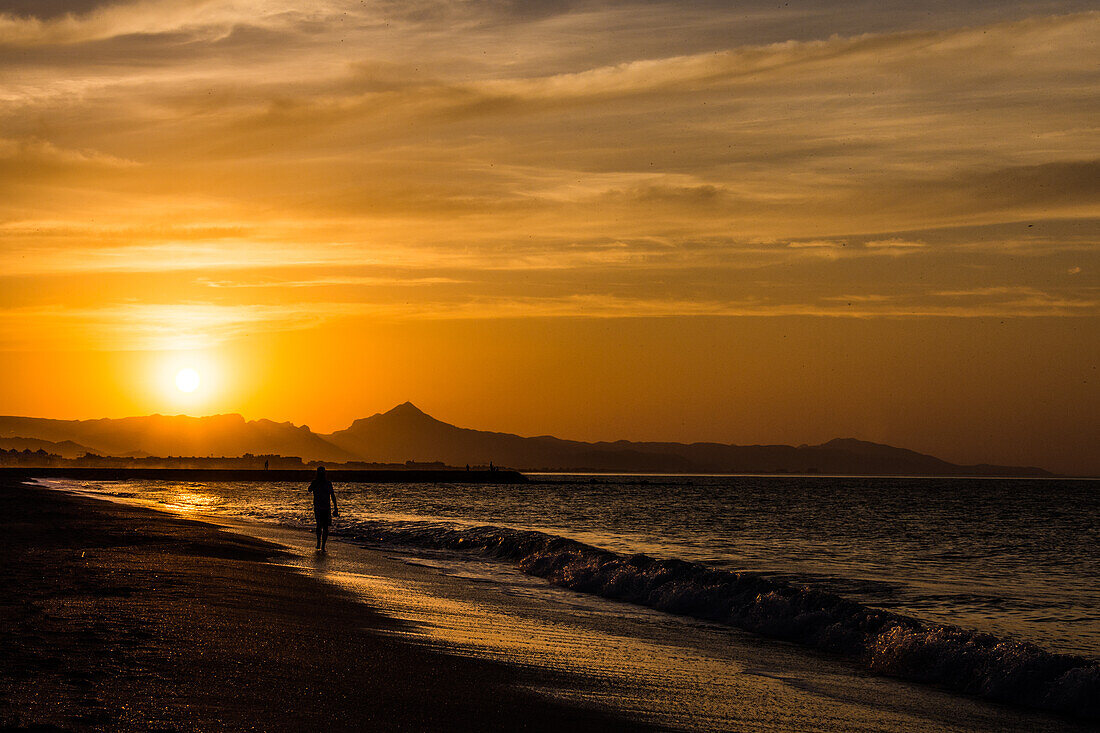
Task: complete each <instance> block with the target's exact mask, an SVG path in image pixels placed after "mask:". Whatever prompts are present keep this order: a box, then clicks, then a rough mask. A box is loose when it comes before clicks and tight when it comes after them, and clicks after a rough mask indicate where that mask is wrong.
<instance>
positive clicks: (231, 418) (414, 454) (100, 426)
mask: <svg viewBox="0 0 1100 733" xmlns="http://www.w3.org/2000/svg"><path fill="white" fill-rule="evenodd" d="M15 438H20V439H32V440H38V441H51V442H53V443H56V444H62V443H63V442H64V441H72V442H73V444H78V445H77V447H78V448H79V449H80V450H81V452H83V451H85V450H90V451H92V452H95V453H99V454H101V455H113V456H138V455H152V456H211V455H213V456H240V455H244V454H245V453H252V454H254V455H262V454H274V455H283V456H299V457H301V458H303V459H304V460H307V461H330V462H344V461H368V462H377V463H404V462H405V461H418V462H432V461H441V462H443V463H445V464H447V465H452V466H463V465H466V464H470V465H485V464H488V463H489V462H490V461H492V462H493V463H495V464H496V465H498V466H503V467H509V468H517V469H520V470H527V471H538V470H547V471H604V472H624V473H832V474H856V475H860V474H863V475H870V474H910V475H920V476H960V475H977V476H1050V475H1051V474H1049V473H1048V472H1046V471H1044V470H1042V469H1039V468H1032V467H1013V466H988V465H977V466H960V465H957V464H954V463H948V462H947V461H943V460H941V459H939V458H936V457H935V456H930V455H925V454H923V453H917V452H915V451H911V450H906V449H904V448H895V447H893V446H889V445H882V444H878V443H869V442H866V441H861V440H855V439H851V438H845V439H837V440H831V441H829V442H828V443H823V444H821V445H802V446H798V447H795V446H789V445H726V444H723V443H690V444H685V443H658V442H631V441H626V440H620V441H615V442H598V443H585V442H580V441H574V440H562V439H561V438H555V437H552V436H548V435H544V436H538V437H531V438H525V437H521V436H519V435H512V434H511V433H494V432H488V431H484V430H471V429H468V428H460V427H456V426H454V425H451V424H449V423H445V422H442V421H440V420H436V419H435V418H433V417H431V416H430V415H427V414H425V413H424V412H422V411H421V410H419V409H418V408H417V407H416V406H415V405H413V404H412V403H411V402H406V403H405V404H402V405H398V406H397V407H395V408H393V409H392V410H390V411H389V412H384V413H378V414H376V415H372V416H370V417H366V418H362V419H359V420H356V421H355V422H353V423H352V424H351V425H350V426H349V427H348V428H346V429H344V430H338V431H336V432H334V433H331V434H328V435H323V434H322V435H318V434H316V433H314V432H313V431H311V430H310V429H309V428H308V427H306V426H304V425H302V426H296V425H293V424H291V423H288V422H284V423H275V422H272V421H270V420H249V421H246V420H245V419H244V418H243V417H241V416H240V415H214V416H210V417H188V416H185V415H175V416H165V415H150V416H147V417H130V418H122V419H107V418H104V419H100V420H48V419H44V418H29V417H0V439H6V440H12V439H15ZM42 447H43V448H44V449H45V450H47V452H53V453H60V451H59V450H57V449H51V448H49V447H47V446H42ZM32 450H36V448H32Z"/></svg>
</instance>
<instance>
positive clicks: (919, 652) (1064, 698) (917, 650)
mask: <svg viewBox="0 0 1100 733" xmlns="http://www.w3.org/2000/svg"><path fill="white" fill-rule="evenodd" d="M340 534H342V535H345V536H348V537H350V538H352V539H358V540H364V541H368V542H374V543H384V544H392V545H406V546H415V547H421V548H428V549H440V550H463V551H470V552H476V553H479V554H481V555H484V556H489V557H493V558H496V559H500V560H507V561H511V562H514V563H516V564H518V566H519V567H520V569H521V570H522V571H523V572H525V573H527V574H529V575H534V576H538V577H541V578H545V579H547V580H548V581H549V582H551V583H553V584H555V585H558V586H561V587H563V588H569V589H571V590H574V591H580V592H584V593H593V594H596V595H599V596H602V597H604V598H610V599H615V600H619V601H627V602H630V603H634V604H638V605H642V606H648V607H650V608H654V609H657V610H660V611H666V612H669V613H674V614H680V615H684V616H691V617H694V618H698V619H704V620H708V621H716V622H719V623H723V624H727V625H730V626H735V627H737V628H740V629H744V630H746V631H750V632H753V633H756V634H760V635H762V636H767V637H770V638H773V639H782V640H785V641H790V642H794V643H797V644H801V645H803V646H805V647H808V648H811V649H816V650H819V651H823V652H828V653H831V654H836V655H839V656H842V657H845V658H847V659H850V660H853V661H856V662H858V663H860V664H862V665H863V666H865V667H867V668H868V669H870V670H873V671H875V672H877V673H880V674H884V675H888V676H892V677H898V678H901V679H906V680H912V681H917V682H926V683H932V684H937V685H941V686H943V687H946V688H948V689H951V690H954V691H956V692H961V693H965V694H971V695H976V696H980V697H984V698H988V699H991V700H996V701H999V702H1004V703H1010V704H1015V705H1024V706H1027V707H1032V708H1038V709H1043V710H1049V711H1053V712H1057V713H1062V714H1067V715H1072V716H1076V717H1081V718H1086V719H1100V664H1098V663H1097V662H1095V661H1092V660H1090V659H1086V658H1084V657H1078V656H1072V655H1068V654H1054V653H1051V652H1049V651H1046V650H1045V649H1042V648H1040V647H1038V646H1035V645H1034V644H1029V643H1027V642H1021V641H1015V640H1011V639H1004V638H998V637H996V636H994V635H992V634H987V633H981V632H977V631H970V630H967V629H963V628H959V627H956V626H948V625H943V624H936V623H931V622H927V621H922V620H920V619H916V618H912V617H909V616H904V615H901V614H897V613H893V612H890V611H886V610H882V609H878V608H872V607H869V606H865V605H862V604H860V603H856V602H854V601H851V600H847V599H845V598H843V597H841V596H839V595H836V594H833V593H829V592H826V591H821V590H815V589H811V588H806V587H804V586H800V585H797V584H792V583H788V582H785V581H782V580H777V579H774V578H767V577H764V576H762V575H760V574H757V573H752V572H734V571H729V570H717V569H714V568H708V567H706V566H705V565H701V564H699V563H695V562H687V561H684V560H675V559H673V560H660V559H655V558H652V557H649V556H647V555H629V556H626V555H621V554H617V553H614V552H611V551H608V550H603V549H601V548H598V547H594V546H592V545H587V544H584V543H582V542H578V541H576V540H571V539H567V538H564V537H558V536H554V535H550V534H545V533H542V532H535V531H529V530H516V529H508V528H503V527H492V526H482V527H471V528H459V527H451V526H441V525H439V524H430V523H424V522H382V521H359V522H354V525H353V527H352V528H349V529H345V530H344V531H342V532H341V533H340Z"/></svg>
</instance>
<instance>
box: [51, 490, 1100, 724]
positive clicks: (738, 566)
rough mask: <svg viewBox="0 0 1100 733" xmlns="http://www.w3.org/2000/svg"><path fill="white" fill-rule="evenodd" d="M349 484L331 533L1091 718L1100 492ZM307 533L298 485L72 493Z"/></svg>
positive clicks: (1099, 645)
mask: <svg viewBox="0 0 1100 733" xmlns="http://www.w3.org/2000/svg"><path fill="white" fill-rule="evenodd" d="M531 478H532V482H531V483H529V484H519V485H464V484H379V485H371V484H347V485H342V484H337V485H336V487H335V490H336V494H337V497H338V499H339V505H340V513H341V516H340V518H339V519H338V520H337V521H336V524H335V527H334V535H335V536H339V537H341V538H344V539H348V540H352V541H358V542H362V543H365V544H370V545H374V546H378V545H384V546H388V547H400V548H404V549H405V550H408V551H422V552H435V553H439V552H444V553H447V554H448V557H450V558H457V559H458V560H461V559H462V558H464V557H466V558H469V559H471V560H476V561H477V562H478V564H479V565H478V566H479V567H485V566H486V565H485V562H486V560H488V561H490V563H489V565H488V567H492V563H499V565H500V567H501V568H502V569H503V568H508V569H509V570H510V571H514V569H515V568H516V567H518V568H519V569H521V570H522V571H523V572H525V573H528V574H529V575H534V576H538V577H542V578H546V579H547V580H549V581H550V582H551V583H553V584H555V585H558V586H562V587H565V588H570V589H573V590H577V591H581V592H584V593H591V594H595V595H599V596H603V597H606V598H612V599H616V600H620V601H627V602H629V603H633V604H637V605H638V606H646V607H649V608H651V609H658V610H659V611H664V612H667V613H670V614H680V615H687V616H693V617H696V618H700V619H705V620H708V621H714V622H718V623H723V624H729V625H731V626H734V627H737V628H740V629H744V630H748V631H750V632H753V633H759V634H761V635H764V636H769V637H773V638H779V639H783V640H786V641H793V642H795V643H796V644H800V645H803V646H806V647H809V648H811V649H814V650H817V651H826V652H829V653H834V654H839V655H841V656H845V657H847V658H850V659H852V660H855V661H857V662H859V663H861V664H863V665H864V666H865V667H867V668H869V669H871V670H872V671H877V672H882V673H884V674H887V675H891V676H899V677H903V678H907V679H915V680H919V681H928V682H934V683H937V684H940V685H944V686H947V687H951V688H953V689H957V690H960V691H963V692H968V693H973V694H978V695H982V696H985V697H989V698H992V699H995V700H1001V701H1010V702H1021V701H1022V702H1024V703H1025V704H1030V705H1032V706H1035V707H1040V708H1046V709H1051V710H1055V711H1060V712H1069V713H1073V714H1078V715H1080V714H1084V715H1094V714H1096V710H1095V708H1096V706H1097V704H1098V703H1097V702H1096V700H1097V698H1100V694H1098V693H1100V666H1098V665H1097V663H1096V660H1098V659H1100V549H1098V548H1100V522H1098V517H1100V511H1098V510H1100V482H1095V481H1060V480H1004V479H927V478H844V477H821V476H815V477H795V476H790V477H771V476H769V477H730V476H722V477H708V476H606V475H602V476H579V475H571V476H566V475H533V476H532V477H531ZM46 483H50V484H53V485H57V486H60V487H68V488H72V487H74V486H78V487H79V488H80V489H82V490H84V491H89V492H92V493H99V494H107V495H112V496H116V497H123V498H129V499H140V500H143V501H149V502H152V503H154V504H155V505H160V506H165V507H169V508H173V509H177V510H183V511H186V512H189V513H199V514H204V513H208V514H212V515H223V516H229V517H238V518H245V519H256V520H262V521H267V522H276V523H279V524H284V525H288V526H293V527H303V526H309V525H311V523H312V509H311V506H312V505H311V498H310V495H309V494H307V493H306V491H305V486H303V485H297V484H279V483H271V484H258V483H241V484H232V483H209V484H190V483H167V482H127V483H111V482H80V483H79V484H78V485H77V484H76V482H69V481H66V482H62V481H49V482H46Z"/></svg>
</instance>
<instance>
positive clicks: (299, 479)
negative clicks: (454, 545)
mask: <svg viewBox="0 0 1100 733" xmlns="http://www.w3.org/2000/svg"><path fill="white" fill-rule="evenodd" d="M316 475H317V471H316V470H315V469H313V468H303V469H297V468H294V469H278V468H273V469H270V470H264V469H251V468H249V469H240V468H96V467H74V466H58V467H52V468H51V467H42V468H37V467H27V468H24V467H9V466H5V467H0V482H13V481H14V482H18V481H20V480H21V479H32V478H67V479H77V480H84V481H133V480H142V481H193V482H196V483H199V482H205V481H235V482H260V481H272V482H282V481H287V482H294V483H306V484H308V483H309V482H310V481H311V480H313V478H314V477H315V476H316ZM326 475H327V476H328V478H329V480H330V481H332V483H334V484H335V483H351V484H354V483H379V484H395V483H464V484H520V483H527V481H528V479H527V477H526V476H524V475H523V474H522V473H520V472H519V471H512V470H504V469H501V470H494V471H464V470H461V469H415V468H410V469H342V468H332V469H328V470H327V471H326Z"/></svg>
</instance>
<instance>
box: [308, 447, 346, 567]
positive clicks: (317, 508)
mask: <svg viewBox="0 0 1100 733" xmlns="http://www.w3.org/2000/svg"><path fill="white" fill-rule="evenodd" d="M309 490H310V491H311V492H312V493H313V517H314V519H316V520H317V549H318V550H320V551H321V552H324V551H325V543H327V542H328V528H329V525H330V524H332V518H333V517H338V516H340V512H339V511H338V510H337V509H336V492H334V491H333V490H332V482H331V481H329V480H328V478H327V477H326V476H325V467H324V466H318V467H317V476H315V477H314V479H313V482H312V483H311V484H310V485H309ZM330 498H331V499H332V513H331V514H330V513H329V504H328V502H329V499H330Z"/></svg>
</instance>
